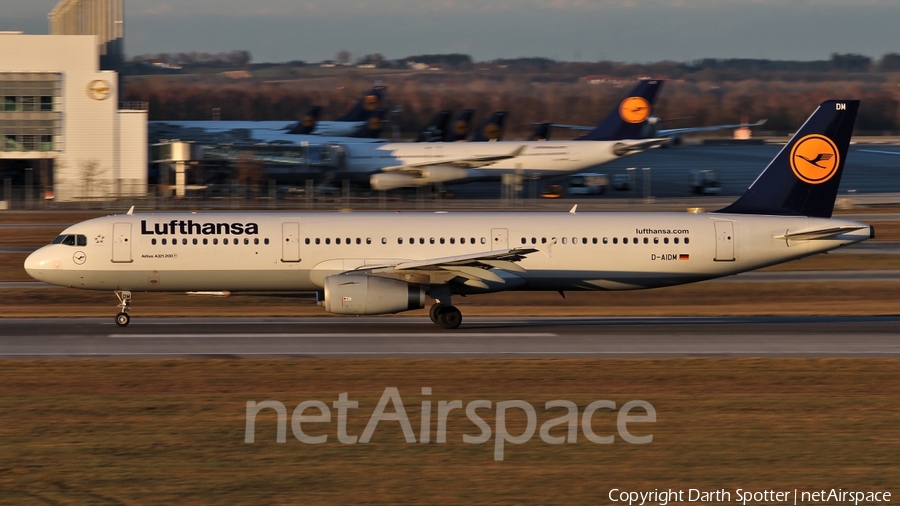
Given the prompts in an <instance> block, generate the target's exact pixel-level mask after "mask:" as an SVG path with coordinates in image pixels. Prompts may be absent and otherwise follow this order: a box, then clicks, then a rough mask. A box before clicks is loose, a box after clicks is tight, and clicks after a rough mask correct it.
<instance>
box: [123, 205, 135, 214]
mask: <svg viewBox="0 0 900 506" xmlns="http://www.w3.org/2000/svg"><path fill="white" fill-rule="evenodd" d="M125 214H134V206H131V209H129V210H128V212H127V213H125Z"/></svg>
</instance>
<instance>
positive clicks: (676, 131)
mask: <svg viewBox="0 0 900 506" xmlns="http://www.w3.org/2000/svg"><path fill="white" fill-rule="evenodd" d="M766 121H767V120H765V119H761V120H759V121H757V122H756V123H738V124H735V125H713V126H705V127H687V128H669V129H665V130H657V131H656V133H655V134H654V135H657V136H659V137H669V136H672V135H683V134H692V133H696V132H714V131H716V130H727V129H729V128H752V127H758V126H762V125H765V124H766ZM550 126H552V127H556V128H568V129H569V130H593V129H594V127H589V126H582V125H562V124H558V123H552V124H551V125H550Z"/></svg>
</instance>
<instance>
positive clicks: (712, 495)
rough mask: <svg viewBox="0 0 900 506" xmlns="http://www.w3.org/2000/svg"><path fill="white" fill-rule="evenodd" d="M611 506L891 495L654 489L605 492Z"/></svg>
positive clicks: (857, 500)
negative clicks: (615, 505) (617, 504)
mask: <svg viewBox="0 0 900 506" xmlns="http://www.w3.org/2000/svg"><path fill="white" fill-rule="evenodd" d="M608 498H609V500H610V501H611V502H612V503H621V504H627V505H628V506H644V505H654V506H655V505H658V506H666V505H669V504H677V503H682V502H686V503H720V504H721V503H735V504H741V505H743V506H748V505H751V504H761V503H765V504H779V503H783V504H795V505H796V504H853V505H854V506H857V505H859V504H878V503H889V502H891V493H890V492H885V491H883V490H878V491H875V490H844V489H842V488H832V489H828V490H799V489H794V490H774V489H770V490H748V489H743V488H738V489H735V490H728V489H724V488H723V489H718V490H701V489H697V488H689V489H677V490H675V489H667V490H659V489H654V490H651V491H635V490H623V489H619V488H614V489H611V490H610V491H609V497H608Z"/></svg>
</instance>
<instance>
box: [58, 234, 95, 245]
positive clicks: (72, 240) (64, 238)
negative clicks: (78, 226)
mask: <svg viewBox="0 0 900 506" xmlns="http://www.w3.org/2000/svg"><path fill="white" fill-rule="evenodd" d="M51 244H65V245H66V246H76V245H77V246H87V236H86V235H80V234H79V235H74V234H65V235H61V236H58V237H57V238H56V239H53V242H52V243H51Z"/></svg>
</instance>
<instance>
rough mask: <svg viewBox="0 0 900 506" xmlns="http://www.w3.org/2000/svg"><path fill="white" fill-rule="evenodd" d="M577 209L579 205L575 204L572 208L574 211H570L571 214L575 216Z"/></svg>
mask: <svg viewBox="0 0 900 506" xmlns="http://www.w3.org/2000/svg"><path fill="white" fill-rule="evenodd" d="M576 209H578V204H575V205H574V206H572V209H569V213H570V214H575V210H576Z"/></svg>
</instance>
